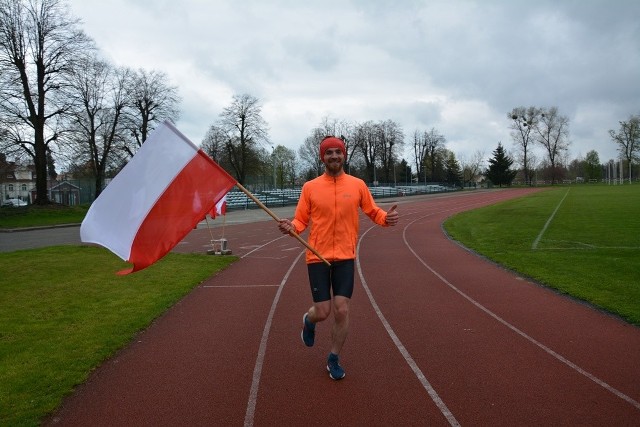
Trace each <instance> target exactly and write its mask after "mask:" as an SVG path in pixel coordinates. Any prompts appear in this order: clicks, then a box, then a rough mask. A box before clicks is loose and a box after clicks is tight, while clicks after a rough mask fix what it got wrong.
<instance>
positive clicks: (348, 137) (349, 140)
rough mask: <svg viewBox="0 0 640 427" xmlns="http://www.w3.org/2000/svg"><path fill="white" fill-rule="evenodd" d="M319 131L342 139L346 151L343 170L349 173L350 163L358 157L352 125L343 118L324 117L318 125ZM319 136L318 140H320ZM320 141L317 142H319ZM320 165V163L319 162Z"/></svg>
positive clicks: (357, 147)
mask: <svg viewBox="0 0 640 427" xmlns="http://www.w3.org/2000/svg"><path fill="white" fill-rule="evenodd" d="M319 130H320V132H321V133H322V134H323V136H322V138H324V137H325V136H336V137H339V138H340V139H342V140H343V141H344V147H345V150H346V151H347V153H346V157H345V159H344V162H345V165H344V170H345V171H346V172H347V173H351V163H352V162H353V161H354V160H355V159H357V158H358V157H359V154H360V153H359V149H360V147H359V146H358V140H357V139H356V138H355V135H354V125H353V124H352V123H349V122H347V121H345V120H339V119H335V118H330V117H324V118H323V119H322V122H321V123H320V126H319ZM322 138H320V141H321V140H322ZM319 143H320V142H318V144H319ZM320 166H322V164H320Z"/></svg>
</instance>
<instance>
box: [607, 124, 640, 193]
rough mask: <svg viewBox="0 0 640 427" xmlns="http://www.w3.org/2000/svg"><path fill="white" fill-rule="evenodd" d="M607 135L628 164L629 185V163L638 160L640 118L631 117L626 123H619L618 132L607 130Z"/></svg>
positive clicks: (639, 150)
mask: <svg viewBox="0 0 640 427" xmlns="http://www.w3.org/2000/svg"><path fill="white" fill-rule="evenodd" d="M609 135H611V139H613V142H615V143H616V144H617V145H618V151H619V152H620V154H621V155H622V156H624V158H625V160H627V162H628V164H629V183H631V163H632V162H634V161H638V159H639V158H640V155H639V154H640V153H639V152H640V116H631V117H629V120H628V121H626V122H620V129H619V130H618V132H617V133H616V132H615V131H614V130H609Z"/></svg>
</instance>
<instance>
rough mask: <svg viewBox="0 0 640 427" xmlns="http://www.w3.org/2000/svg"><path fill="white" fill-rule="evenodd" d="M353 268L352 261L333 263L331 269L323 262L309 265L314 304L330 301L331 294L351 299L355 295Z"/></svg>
mask: <svg viewBox="0 0 640 427" xmlns="http://www.w3.org/2000/svg"><path fill="white" fill-rule="evenodd" d="M353 268H354V262H353V260H352V259H347V260H343V261H333V262H332V263H331V267H328V266H327V264H325V263H323V262H316V263H312V264H307V270H308V271H309V284H310V285H311V295H312V296H313V302H322V301H329V300H330V299H331V293H333V296H336V295H340V296H343V297H347V298H351V295H352V294H353V275H354V272H353Z"/></svg>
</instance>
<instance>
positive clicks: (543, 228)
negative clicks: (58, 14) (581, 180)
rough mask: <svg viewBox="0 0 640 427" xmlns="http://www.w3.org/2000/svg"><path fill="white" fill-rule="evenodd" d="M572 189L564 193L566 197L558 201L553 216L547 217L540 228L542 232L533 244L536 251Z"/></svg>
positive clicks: (532, 247) (532, 246)
mask: <svg viewBox="0 0 640 427" xmlns="http://www.w3.org/2000/svg"><path fill="white" fill-rule="evenodd" d="M570 190H571V189H569V190H567V192H566V193H564V197H563V198H562V200H560V203H558V206H556V208H555V210H554V211H553V213H552V214H551V216H550V217H549V218H548V219H547V222H546V223H545V224H544V227H542V230H540V233H539V234H538V237H536V240H534V241H533V244H532V245H531V249H532V250H534V251H535V250H536V249H537V248H538V243H540V239H542V235H543V234H544V232H545V231H547V227H549V224H551V221H553V217H554V216H556V212H558V209H560V205H562V202H564V199H566V198H567V196H568V195H569V191H570Z"/></svg>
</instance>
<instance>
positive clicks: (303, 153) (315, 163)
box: [298, 128, 326, 176]
mask: <svg viewBox="0 0 640 427" xmlns="http://www.w3.org/2000/svg"><path fill="white" fill-rule="evenodd" d="M325 136H326V131H325V130H324V129H321V128H315V129H313V130H312V131H311V135H309V136H308V137H306V138H305V140H304V143H302V145H301V146H300V148H299V149H298V156H299V157H300V160H301V161H302V162H303V163H304V164H305V166H306V167H307V169H308V170H309V171H314V173H315V176H320V175H321V174H322V172H323V165H322V160H320V142H321V141H322V139H323V138H324V137H325Z"/></svg>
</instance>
